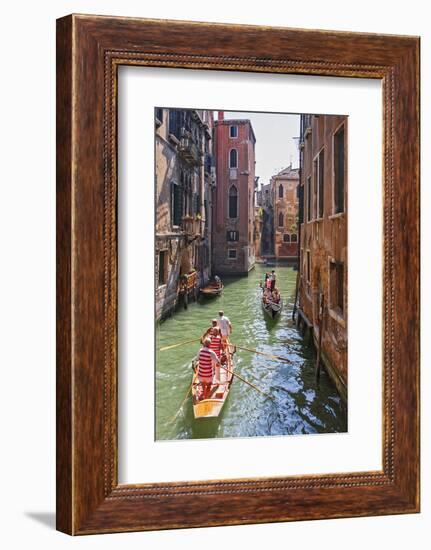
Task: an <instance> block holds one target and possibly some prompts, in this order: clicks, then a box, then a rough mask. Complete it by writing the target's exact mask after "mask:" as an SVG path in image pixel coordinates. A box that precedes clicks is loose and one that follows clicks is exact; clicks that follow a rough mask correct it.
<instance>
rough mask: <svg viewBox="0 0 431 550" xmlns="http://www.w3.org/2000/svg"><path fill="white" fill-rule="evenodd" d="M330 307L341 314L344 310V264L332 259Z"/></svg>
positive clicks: (330, 265) (330, 269)
mask: <svg viewBox="0 0 431 550" xmlns="http://www.w3.org/2000/svg"><path fill="white" fill-rule="evenodd" d="M329 292H330V296H329V297H330V307H331V309H332V310H334V311H336V312H337V313H339V314H340V315H343V311H344V264H343V263H342V262H336V261H334V260H331V262H330V264H329Z"/></svg>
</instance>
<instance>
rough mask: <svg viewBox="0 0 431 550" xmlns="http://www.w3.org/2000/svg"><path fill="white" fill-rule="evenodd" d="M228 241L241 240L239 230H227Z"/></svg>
mask: <svg viewBox="0 0 431 550" xmlns="http://www.w3.org/2000/svg"><path fill="white" fill-rule="evenodd" d="M226 240H227V241H238V240H239V231H227V232H226Z"/></svg>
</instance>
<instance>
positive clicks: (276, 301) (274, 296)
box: [272, 288, 280, 304]
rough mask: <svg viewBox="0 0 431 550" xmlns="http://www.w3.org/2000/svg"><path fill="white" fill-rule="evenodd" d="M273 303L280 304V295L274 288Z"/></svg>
mask: <svg viewBox="0 0 431 550" xmlns="http://www.w3.org/2000/svg"><path fill="white" fill-rule="evenodd" d="M272 301H273V302H275V303H276V304H278V302H279V301H280V293H279V292H278V289H276V288H274V290H273V291H272Z"/></svg>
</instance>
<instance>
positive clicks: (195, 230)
mask: <svg viewBox="0 0 431 550" xmlns="http://www.w3.org/2000/svg"><path fill="white" fill-rule="evenodd" d="M181 226H182V229H183V231H184V233H185V234H186V235H187V236H188V237H192V238H195V237H202V235H203V232H202V226H203V223H202V219H199V218H194V217H193V216H184V217H183V219H182V224H181Z"/></svg>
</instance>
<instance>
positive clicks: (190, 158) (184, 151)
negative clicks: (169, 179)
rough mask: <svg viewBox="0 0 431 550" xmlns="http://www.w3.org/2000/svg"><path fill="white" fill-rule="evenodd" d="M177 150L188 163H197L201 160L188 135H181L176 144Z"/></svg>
mask: <svg viewBox="0 0 431 550" xmlns="http://www.w3.org/2000/svg"><path fill="white" fill-rule="evenodd" d="M178 151H179V153H180V155H181V156H182V157H183V159H184V160H185V161H186V162H188V163H190V164H199V163H200V160H201V153H200V151H199V149H198V147H197V145H196V143H195V142H194V141H193V139H192V138H191V137H190V136H187V135H185V136H183V137H181V139H180V143H179V145H178Z"/></svg>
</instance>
